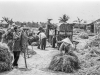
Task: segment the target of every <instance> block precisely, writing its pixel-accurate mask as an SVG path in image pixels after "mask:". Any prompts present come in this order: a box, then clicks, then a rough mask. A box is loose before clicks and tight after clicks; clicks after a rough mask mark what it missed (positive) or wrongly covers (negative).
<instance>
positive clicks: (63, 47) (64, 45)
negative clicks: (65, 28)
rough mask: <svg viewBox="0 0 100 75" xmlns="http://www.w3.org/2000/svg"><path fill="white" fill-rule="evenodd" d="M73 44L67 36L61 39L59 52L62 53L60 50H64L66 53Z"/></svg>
mask: <svg viewBox="0 0 100 75" xmlns="http://www.w3.org/2000/svg"><path fill="white" fill-rule="evenodd" d="M73 47H74V46H73V44H72V42H71V41H70V39H69V38H68V37H67V38H65V39H63V40H62V44H61V45H60V48H59V50H60V52H61V53H62V51H64V52H65V53H68V52H69V51H70V50H71V48H73Z"/></svg>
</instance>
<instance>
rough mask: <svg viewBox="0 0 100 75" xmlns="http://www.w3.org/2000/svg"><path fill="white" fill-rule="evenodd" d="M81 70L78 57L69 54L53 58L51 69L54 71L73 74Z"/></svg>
mask: <svg viewBox="0 0 100 75" xmlns="http://www.w3.org/2000/svg"><path fill="white" fill-rule="evenodd" d="M79 68H80V65H79V60H78V58H77V57H76V56H74V54H73V55H69V54H65V55H63V54H57V55H55V56H54V57H53V59H52V61H51V63H50V65H49V69H50V70H54V71H61V72H66V73H72V72H75V71H77V70H78V69H79Z"/></svg>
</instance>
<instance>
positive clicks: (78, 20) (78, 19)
mask: <svg viewBox="0 0 100 75" xmlns="http://www.w3.org/2000/svg"><path fill="white" fill-rule="evenodd" d="M82 21H83V19H80V18H78V17H77V20H75V21H74V22H78V24H79V28H80V25H81V22H82Z"/></svg>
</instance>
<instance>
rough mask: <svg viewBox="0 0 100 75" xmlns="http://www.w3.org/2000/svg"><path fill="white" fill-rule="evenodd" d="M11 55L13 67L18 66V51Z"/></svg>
mask: <svg viewBox="0 0 100 75" xmlns="http://www.w3.org/2000/svg"><path fill="white" fill-rule="evenodd" d="M13 54H14V62H13V66H18V59H19V56H20V51H13Z"/></svg>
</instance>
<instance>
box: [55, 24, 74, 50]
mask: <svg viewBox="0 0 100 75" xmlns="http://www.w3.org/2000/svg"><path fill="white" fill-rule="evenodd" d="M57 32H58V33H57V36H56V38H57V39H56V40H57V47H58V49H59V47H60V45H61V43H62V41H61V40H63V39H64V38H66V37H68V38H69V39H70V40H71V41H73V24H68V23H66V24H64V23H63V24H61V25H60V26H59V28H58V31H57Z"/></svg>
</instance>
